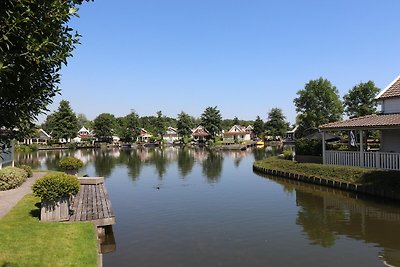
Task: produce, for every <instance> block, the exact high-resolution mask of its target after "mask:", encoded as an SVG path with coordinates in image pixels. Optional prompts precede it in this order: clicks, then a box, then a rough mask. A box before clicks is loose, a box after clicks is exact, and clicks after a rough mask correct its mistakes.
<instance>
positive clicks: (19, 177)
mask: <svg viewBox="0 0 400 267" xmlns="http://www.w3.org/2000/svg"><path fill="white" fill-rule="evenodd" d="M26 178H28V174H27V172H26V171H25V170H23V169H19V168H16V167H6V168H4V169H1V170H0V191H4V190H9V189H13V188H16V187H18V186H20V185H21V184H22V183H23V182H25V181H26Z"/></svg>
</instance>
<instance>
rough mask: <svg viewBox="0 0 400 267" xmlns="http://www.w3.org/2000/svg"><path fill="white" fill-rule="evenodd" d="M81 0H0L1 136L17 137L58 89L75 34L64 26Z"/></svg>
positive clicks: (76, 34)
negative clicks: (62, 69) (3, 129)
mask: <svg viewBox="0 0 400 267" xmlns="http://www.w3.org/2000/svg"><path fill="white" fill-rule="evenodd" d="M81 3H82V0H49V1H36V0H17V1H16V0H2V1H0V114H1V116H0V127H4V128H6V129H8V130H9V131H7V132H6V134H4V135H2V136H1V137H0V138H1V139H0V141H4V140H9V139H11V138H22V137H24V136H25V135H26V133H27V130H29V129H30V128H31V126H32V124H33V122H34V121H35V120H36V118H37V116H38V115H39V114H40V113H42V112H43V111H45V110H46V107H47V106H48V105H49V104H50V103H52V101H53V97H54V96H55V95H56V94H57V93H58V92H59V91H60V88H59V87H58V84H59V82H60V74H59V71H60V69H61V67H62V65H63V64H64V65H66V64H67V58H68V57H70V56H72V51H73V50H74V48H75V45H76V44H78V43H79V37H80V36H79V34H78V33H77V32H74V30H73V29H72V28H71V27H69V26H68V22H69V21H70V19H71V18H72V17H74V16H77V10H78V9H77V7H78V6H79V5H80V4H81Z"/></svg>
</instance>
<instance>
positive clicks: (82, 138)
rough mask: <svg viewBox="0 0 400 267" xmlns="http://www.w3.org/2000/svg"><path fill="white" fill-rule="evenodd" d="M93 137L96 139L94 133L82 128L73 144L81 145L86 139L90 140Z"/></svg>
mask: <svg viewBox="0 0 400 267" xmlns="http://www.w3.org/2000/svg"><path fill="white" fill-rule="evenodd" d="M93 137H94V134H93V132H92V131H90V130H88V129H86V127H85V126H82V128H81V129H80V130H79V131H78V136H77V137H75V138H74V139H72V142H74V143H80V142H82V141H85V139H90V138H93Z"/></svg>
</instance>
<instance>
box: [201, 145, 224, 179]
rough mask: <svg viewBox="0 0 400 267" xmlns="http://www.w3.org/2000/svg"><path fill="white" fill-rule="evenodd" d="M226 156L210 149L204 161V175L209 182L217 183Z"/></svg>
mask: <svg viewBox="0 0 400 267" xmlns="http://www.w3.org/2000/svg"><path fill="white" fill-rule="evenodd" d="M223 162H224V157H223V155H222V154H220V153H217V152H213V151H210V152H209V153H208V156H207V158H206V159H205V160H204V161H203V162H202V164H201V165H202V168H203V175H204V176H206V177H207V181H208V182H209V183H217V182H218V180H219V178H220V176H221V173H222V166H223Z"/></svg>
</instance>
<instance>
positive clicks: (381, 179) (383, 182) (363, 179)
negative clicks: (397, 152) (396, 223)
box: [254, 157, 400, 192]
mask: <svg viewBox="0 0 400 267" xmlns="http://www.w3.org/2000/svg"><path fill="white" fill-rule="evenodd" d="M254 165H255V166H259V167H263V168H267V169H271V170H277V171H284V172H290V173H295V174H301V175H306V176H315V177H319V178H325V179H333V180H336V181H342V182H350V183H355V184H362V185H373V186H375V187H376V188H383V189H393V190H396V191H399V192H400V171H386V170H378V169H365V168H356V167H348V166H334V165H322V164H314V163H298V162H293V161H290V160H284V159H278V158H277V157H269V158H266V159H264V160H260V161H256V162H255V163H254Z"/></svg>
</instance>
